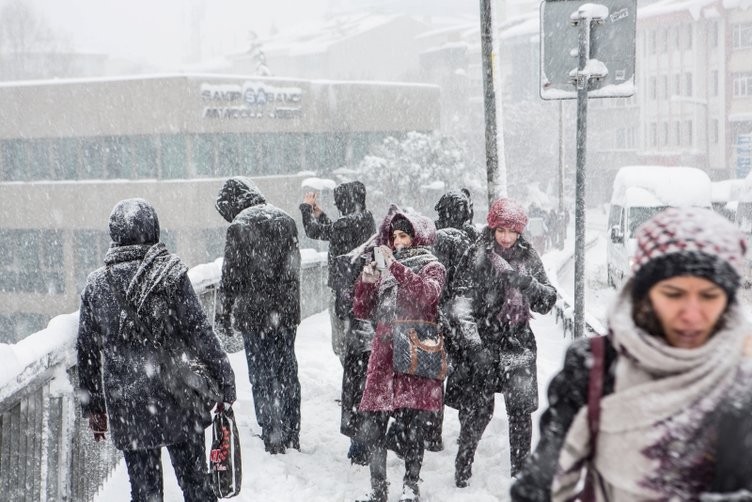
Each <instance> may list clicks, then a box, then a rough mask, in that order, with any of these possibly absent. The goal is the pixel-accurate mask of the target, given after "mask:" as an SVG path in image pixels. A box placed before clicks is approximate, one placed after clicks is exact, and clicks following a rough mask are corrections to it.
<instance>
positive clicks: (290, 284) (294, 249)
mask: <svg viewBox="0 0 752 502" xmlns="http://www.w3.org/2000/svg"><path fill="white" fill-rule="evenodd" d="M216 208H217V210H218V211H219V214H221V215H222V217H224V219H225V220H227V221H228V222H229V223H230V226H229V228H228V229H227V240H226V243H225V258H224V263H223V265H222V282H221V293H222V297H223V301H222V309H221V310H220V311H218V312H217V318H216V325H217V326H219V327H220V329H223V330H225V331H226V332H231V331H230V330H232V323H231V316H232V317H234V326H235V328H236V329H237V330H238V331H240V333H241V334H242V336H243V342H244V345H245V354H246V358H247V360H248V376H249V378H250V382H251V390H252V392H253V403H254V406H255V408H256V420H258V423H259V425H260V426H261V429H262V434H261V436H262V438H263V440H264V448H265V449H266V451H267V452H269V453H272V454H275V453H284V452H285V449H286V448H295V449H300V382H299V380H298V362H297V359H296V357H295V337H296V333H297V329H298V325H299V324H300V250H299V248H298V230H297V228H296V226H295V221H294V220H293V219H292V218H291V217H290V216H289V215H288V214H287V213H285V212H284V211H282V210H281V209H279V208H277V207H275V206H273V205H271V204H268V203H267V202H266V199H265V198H264V196H263V194H262V193H261V192H260V191H259V189H258V187H257V186H256V185H255V184H254V183H253V181H251V180H250V179H248V178H246V177H242V176H237V177H234V178H230V179H228V180H227V181H226V182H225V184H224V186H223V187H222V189H221V190H220V192H219V195H218V197H217V203H216Z"/></svg>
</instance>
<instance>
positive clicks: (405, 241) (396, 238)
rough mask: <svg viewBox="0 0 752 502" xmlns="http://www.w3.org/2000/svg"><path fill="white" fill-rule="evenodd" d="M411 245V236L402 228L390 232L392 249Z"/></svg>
mask: <svg viewBox="0 0 752 502" xmlns="http://www.w3.org/2000/svg"><path fill="white" fill-rule="evenodd" d="M412 245H413V238H412V237H410V234H408V233H405V232H403V231H402V230H395V231H394V232H392V246H393V247H394V249H405V248H409V247H410V246H412Z"/></svg>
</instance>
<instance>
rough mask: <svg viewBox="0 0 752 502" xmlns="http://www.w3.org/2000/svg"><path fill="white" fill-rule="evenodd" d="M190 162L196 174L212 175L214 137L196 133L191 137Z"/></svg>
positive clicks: (213, 170) (213, 169)
mask: <svg viewBox="0 0 752 502" xmlns="http://www.w3.org/2000/svg"><path fill="white" fill-rule="evenodd" d="M192 138H193V142H192V145H193V151H192V159H191V160H192V163H193V165H194V169H195V173H196V174H197V175H198V176H213V175H214V172H215V168H214V137H213V136H212V135H210V134H196V135H194V136H193V137H192Z"/></svg>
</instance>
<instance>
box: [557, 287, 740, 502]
mask: <svg viewBox="0 0 752 502" xmlns="http://www.w3.org/2000/svg"><path fill="white" fill-rule="evenodd" d="M609 319H610V324H609V327H610V330H611V333H612V337H613V338H612V340H613V343H614V346H615V348H616V350H617V351H618V353H619V358H618V359H617V362H616V368H615V389H614V393H613V394H610V395H609V396H606V397H604V398H603V399H602V400H601V415H600V429H599V433H598V442H597V447H596V456H595V459H594V461H592V464H591V468H592V467H593V466H594V469H595V473H596V478H598V482H597V483H596V485H597V486H598V488H597V489H596V492H597V494H598V499H599V500H609V501H619V500H637V499H641V500H645V499H651V500H656V499H658V500H693V499H697V497H698V496H699V494H700V493H702V492H703V491H704V490H705V489H706V488H707V486H708V484H709V483H710V481H711V480H712V476H713V470H714V464H713V460H712V458H713V454H714V452H715V441H714V431H713V427H712V423H711V422H712V418H713V412H714V411H715V410H716V409H717V408H718V407H719V405H720V404H721V403H722V402H723V401H724V400H725V399H726V398H727V397H728V396H729V394H731V393H735V392H748V391H747V389H749V387H750V383H752V380H750V378H751V377H752V358H750V357H749V355H748V353H749V352H751V351H750V350H749V349H750V347H749V340H750V338H749V336H750V335H752V326H751V325H750V324H749V322H748V320H747V319H746V318H745V316H744V315H743V314H742V312H741V311H740V309H739V308H738V307H736V306H734V307H732V308H731V310H730V311H729V312H728V314H727V322H726V326H727V327H726V328H723V329H721V330H720V331H719V332H718V333H716V334H715V335H713V337H712V338H711V339H710V340H709V341H708V342H707V343H706V344H705V345H703V346H702V347H699V348H696V349H681V348H675V347H671V346H669V345H668V344H667V343H666V342H665V341H664V339H663V338H661V337H656V336H651V335H649V334H647V333H645V332H644V331H643V330H641V329H640V328H638V327H637V326H636V325H635V323H634V321H633V319H632V301H631V296H630V292H629V291H628V290H627V289H626V288H625V290H622V292H621V294H620V296H619V297H618V298H617V301H616V302H615V304H614V306H613V307H612V309H611V312H610V315H609ZM745 344H746V352H747V354H745ZM589 452H590V433H589V430H588V421H587V406H584V407H583V408H582V409H581V410H580V411H579V412H578V414H577V416H576V417H575V420H574V422H573V423H572V426H571V427H570V429H569V431H568V433H567V437H566V439H565V443H564V446H563V448H562V450H561V454H560V458H559V469H558V472H557V474H556V476H555V478H554V483H553V487H552V488H553V489H552V499H553V500H554V501H563V500H568V499H570V498H571V497H572V496H574V495H575V494H576V486H577V483H578V482H579V480H580V475H581V467H582V466H583V463H584V462H585V461H586V459H587V457H588V455H589Z"/></svg>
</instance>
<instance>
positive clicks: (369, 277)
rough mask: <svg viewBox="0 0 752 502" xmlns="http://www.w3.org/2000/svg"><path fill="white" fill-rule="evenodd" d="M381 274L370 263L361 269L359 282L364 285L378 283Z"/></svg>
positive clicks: (373, 264) (372, 263)
mask: <svg viewBox="0 0 752 502" xmlns="http://www.w3.org/2000/svg"><path fill="white" fill-rule="evenodd" d="M380 277H381V272H379V269H377V268H376V263H375V262H371V263H369V264H368V265H366V266H365V267H363V272H362V273H361V274H360V280H361V281H363V282H364V283H366V284H376V283H377V282H379V278H380Z"/></svg>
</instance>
